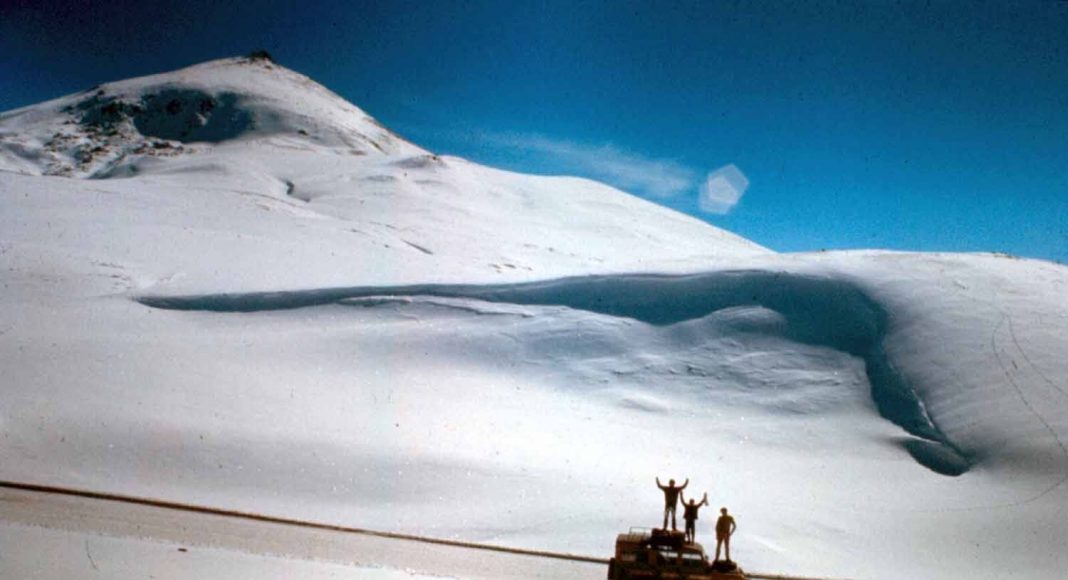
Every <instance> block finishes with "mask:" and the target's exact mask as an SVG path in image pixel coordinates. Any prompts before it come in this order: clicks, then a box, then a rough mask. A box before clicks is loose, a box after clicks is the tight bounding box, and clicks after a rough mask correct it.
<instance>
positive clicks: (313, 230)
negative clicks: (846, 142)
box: [0, 59, 1068, 578]
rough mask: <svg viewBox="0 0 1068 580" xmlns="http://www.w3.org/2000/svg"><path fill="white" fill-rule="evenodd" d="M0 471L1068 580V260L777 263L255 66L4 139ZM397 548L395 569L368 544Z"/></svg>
mask: <svg viewBox="0 0 1068 580" xmlns="http://www.w3.org/2000/svg"><path fill="white" fill-rule="evenodd" d="M0 169H2V171H0V208H2V210H0V271H2V272H4V275H3V277H2V279H0V288H2V290H0V365H2V368H3V369H4V375H3V378H2V379H0V433H2V438H0V445H2V448H3V452H4V458H5V460H4V461H3V463H2V465H0V478H2V479H8V480H21V481H32V482H47V483H50V484H54V485H74V486H78V487H85V488H92V489H100V490H111V491H116V492H125V493H133V494H138V495H147V496H153V497H160V498H165V499H173V500H177V501H185V502H192V503H203V504H208V505H215V506H221V507H228V508H234V509H241V510H246V511H260V512H265V513H272V514H277V515H282V516H293V517H301V518H305V519H309V518H310V519H317V520H321V521H328V522H337V523H342V524H347V525H358V526H362V527H367V528H378V529H384V530H393V531H401V532H406V533H419V534H429V535H435V536H441V537H449V538H461V539H465V540H471V541H486V542H493V543H499V544H504V545H514V546H520V547H529V548H541V549H558V550H563V551H569V552H579V553H588V554H591V555H600V556H607V555H608V554H610V552H611V550H612V542H613V541H614V535H615V534H616V533H617V532H620V531H625V529H626V528H627V527H629V526H632V525H644V526H653V525H658V524H659V523H660V522H659V516H660V513H659V512H660V498H659V497H658V494H659V492H658V491H657V490H656V489H655V487H653V485H654V484H653V478H654V476H659V477H661V479H665V478H667V477H674V478H676V479H680V480H681V479H684V478H687V477H688V478H690V480H691V484H690V487H689V488H687V491H691V492H692V493H693V495H694V496H698V495H700V494H699V492H702V491H704V490H708V492H709V497H710V499H711V501H712V502H713V506H712V508H706V510H705V511H704V512H702V520H701V521H700V522H699V526H700V527H699V535H702V536H703V537H705V539H706V540H707V538H708V536H707V531H706V530H707V529H708V527H709V524H710V522H709V520H710V519H712V518H713V517H714V509H715V508H717V507H718V506H719V505H726V506H728V507H729V508H731V511H732V512H734V513H735V514H736V515H737V518H738V522H739V526H740V531H739V533H738V536H737V539H736V545H735V547H734V552H735V557H736V559H737V560H739V561H740V562H741V563H742V564H743V565H744V566H746V567H747V568H749V569H758V570H762V571H768V572H780V573H788V574H811V575H815V574H823V575H829V576H839V577H840V576H850V577H858V578H896V577H918V578H957V577H976V578H1003V577H1006V576H1007V575H1015V576H1018V577H1033V578H1058V577H1060V576H1061V574H1062V573H1063V570H1064V569H1065V566H1066V565H1068V557H1065V556H1064V555H1063V554H1065V553H1068V550H1066V549H1068V545H1066V544H1068V540H1066V538H1068V533H1066V532H1068V524H1066V523H1065V522H1066V521H1068V517H1066V516H1068V501H1066V500H1068V485H1065V481H1066V479H1068V448H1066V447H1065V443H1064V441H1066V440H1068V439H1066V438H1068V412H1066V411H1068V381H1066V377H1068V360H1066V359H1065V357H1064V356H1063V353H1064V352H1068V308H1066V306H1065V301H1064V299H1063V295H1065V291H1066V289H1068V269H1066V268H1064V267H1062V266H1059V265H1055V264H1051V263H1045V262H1037V261H1031V260H1020V259H1015V258H1011V257H1006V256H996V255H952V254H903V253H888V252H877V251H863V252H827V253H817V254H795V255H779V254H775V253H772V252H770V251H767V250H765V249H763V248H761V247H759V246H758V245H756V244H753V243H751V242H749V241H747V240H744V239H742V238H739V237H737V236H735V235H733V234H730V233H728V232H724V231H722V230H718V229H716V228H713V227H711V226H708V225H707V224H704V223H701V222H699V221H697V220H694V219H692V218H689V217H686V216H682V215H680V214H677V213H674V212H672V211H670V210H667V209H664V208H661V207H658V206H655V205H652V204H649V203H647V202H644V201H641V200H639V199H637V198H634V197H631V196H629V195H627V194H624V193H622V192H619V191H617V190H614V189H612V188H609V187H607V186H604V185H602V184H598V183H594V182H591V181H588V180H582V179H576V178H565V177H538V176H527V175H520V174H514V173H508V172H504V171H499V170H494V169H490V168H486V167H481V166H478V165H475V164H472V163H470V162H467V161H464V160H462V159H457V158H451V157H440V156H435V155H433V154H432V153H429V152H426V151H424V150H422V149H420V148H418V147H416V146H414V145H412V144H410V143H407V142H406V141H404V140H403V139H401V138H399V137H397V136H396V135H393V134H392V133H390V132H389V131H388V130H386V129H384V128H382V127H381V126H379V125H378V124H377V123H375V122H374V121H373V120H372V119H370V118H369V117H368V116H367V115H366V114H364V113H363V112H361V111H359V110H358V109H356V108H355V107H353V106H352V105H350V104H348V103H345V102H344V101H343V100H341V99H340V98H339V97H337V96H336V95H333V94H332V93H330V92H329V91H327V90H326V89H324V88H322V87H321V86H319V85H316V84H314V83H313V82H311V81H310V80H308V79H307V78H306V77H303V76H300V75H298V74H296V73H294V72H292V71H288V70H286V69H284V68H282V67H279V66H277V65H274V64H272V63H270V62H268V61H264V60H257V59H251V60H250V59H229V60H224V61H215V62H210V63H206V64H203V65H198V66H194V67H190V68H188V69H183V70H181V71H177V72H174V73H167V74H163V75H156V76H152V77H145V78H141V79H133V80H129V81H122V82H119V83H111V84H107V85H102V86H101V87H99V88H96V89H93V90H91V91H87V92H86V93H82V94H78V95H72V96H69V97H64V98H61V99H57V100H55V101H51V102H48V103H43V104H41V105H37V106H34V107H28V108H25V109H21V110H17V111H11V112H8V113H4V114H2V115H0ZM368 558H369V559H365V560H361V561H365V562H373V554H371V555H368Z"/></svg>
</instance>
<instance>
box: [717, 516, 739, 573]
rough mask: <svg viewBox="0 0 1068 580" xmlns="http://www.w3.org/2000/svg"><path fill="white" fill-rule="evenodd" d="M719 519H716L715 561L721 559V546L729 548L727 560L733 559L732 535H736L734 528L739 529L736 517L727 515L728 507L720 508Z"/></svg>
mask: <svg viewBox="0 0 1068 580" xmlns="http://www.w3.org/2000/svg"><path fill="white" fill-rule="evenodd" d="M719 513H720V514H721V515H720V516H719V519H718V520H716V558H715V560H714V561H719V548H720V546H723V547H725V548H726V549H727V551H726V556H727V561H728V562H730V561H731V536H733V535H734V530H736V529H738V525H737V524H735V523H734V518H733V517H731V516H729V515H727V508H725V507H724V508H719Z"/></svg>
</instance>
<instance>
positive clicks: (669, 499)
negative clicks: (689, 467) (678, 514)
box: [656, 477, 690, 531]
mask: <svg viewBox="0 0 1068 580" xmlns="http://www.w3.org/2000/svg"><path fill="white" fill-rule="evenodd" d="M689 484H690V479H689V478H686V481H684V482H682V485H681V486H679V487H676V486H675V480H674V479H669V480H668V484H667V486H665V485H663V484H662V483H660V478H659V477H657V478H656V486H657V487H659V488H660V489H661V491H663V492H664V530H665V531H666V530H667V522H668V514H670V515H671V529H672V531H675V530H678V528H677V527H676V526H675V507H676V505H678V503H679V493H680V492H681V491H682V490H684V489H686V486H687V485H689Z"/></svg>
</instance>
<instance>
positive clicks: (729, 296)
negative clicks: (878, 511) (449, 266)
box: [137, 271, 970, 475]
mask: <svg viewBox="0 0 1068 580" xmlns="http://www.w3.org/2000/svg"><path fill="white" fill-rule="evenodd" d="M379 296H387V297H389V296H429V297H450V298H473V299H477V300H483V301H488V302H503V303H510V304H523V305H540V306H564V307H567V308H571V309H577V310H584V311H589V312H595V313H598V314H606V315H610V316H616V317H624V318H630V319H635V320H640V321H642V322H646V323H649V324H652V325H657V326H666V325H672V324H676V323H680V322H684V321H688V320H694V319H699V318H703V317H706V316H708V315H710V314H712V313H715V312H717V311H722V310H727V309H730V308H735V307H739V306H761V307H764V308H767V309H770V310H772V311H774V312H776V313H779V314H780V315H782V316H783V317H784V319H785V322H786V325H785V329H784V333H783V335H784V336H785V337H786V338H788V339H790V340H794V341H798V342H802V343H806V344H813V345H820V346H827V347H831V348H834V349H837V350H840V351H843V352H846V353H849V354H851V355H854V356H857V357H860V358H862V359H863V360H864V362H865V365H866V369H867V376H868V380H869V381H870V383H871V396H872V399H873V400H874V401H875V403H876V405H877V407H878V409H879V412H880V413H881V414H882V415H883V416H884V417H885V418H886V419H888V420H890V421H892V422H893V423H895V424H897V425H898V426H900V427H902V428H903V429H905V430H906V431H908V432H909V433H911V434H913V435H915V436H917V437H919V438H920V439H909V440H907V441H905V445H906V447H907V449H908V451H909V452H910V453H911V454H912V455H913V457H915V458H916V460H917V461H919V462H920V463H922V464H923V465H925V466H927V467H928V468H930V469H932V470H934V471H936V472H938V473H942V474H946V475H960V474H962V473H964V472H965V471H967V469H968V467H969V466H970V461H969V459H968V458H967V457H966V456H965V455H964V454H963V453H962V452H961V451H960V450H959V449H958V448H957V447H956V446H955V445H954V444H953V443H952V442H951V441H950V440H949V439H948V438H947V437H946V435H945V434H944V433H942V432H941V431H940V430H939V428H938V427H937V426H936V425H935V424H934V423H933V422H932V421H931V418H930V417H929V416H928V414H927V412H926V410H925V407H924V403H923V401H922V400H920V399H919V398H918V397H917V396H916V392H915V391H914V390H913V389H912V388H911V387H910V386H909V385H908V384H906V382H905V381H904V380H903V378H902V377H901V376H899V375H898V374H897V373H896V372H895V371H894V366H893V364H892V362H891V361H890V360H888V359H887V356H886V352H885V350H884V348H883V340H884V339H885V334H886V325H887V316H886V313H885V312H884V311H883V310H882V308H881V307H880V306H879V305H878V304H876V303H874V302H872V300H871V299H870V298H869V297H867V296H866V295H865V294H864V293H863V292H862V291H860V290H859V289H858V288H857V287H856V286H855V285H853V284H850V283H849V282H845V281H842V280H836V279H833V278H830V277H818V276H805V275H795V274H790V273H788V272H764V271H730V272H717V273H711V274H700V275H691V276H682V277H678V276H655V275H631V276H594V277H582V278H570V279H564V280H555V281H548V282H535V283H526V284H513V285H494V286H466V285H417V286H400V287H382V288H374V287H363V288H361V287H352V288H323V289H313V290H300V291H289V292H260V293H242V294H210V295H200V296H151V295H146V296H140V297H138V298H137V300H138V301H139V302H141V303H142V304H145V305H147V306H152V307H154V308H164V309H171V310H200V311H211V312H258V311H265V310H286V309H293V308H304V307H311V306H322V305H326V304H331V303H338V302H343V301H346V300H351V299H355V298H368V297H379Z"/></svg>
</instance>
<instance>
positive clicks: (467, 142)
mask: <svg viewBox="0 0 1068 580" xmlns="http://www.w3.org/2000/svg"><path fill="white" fill-rule="evenodd" d="M259 47H263V48H266V49H267V50H269V51H270V52H271V53H272V54H273V55H274V56H275V58H276V59H277V60H278V61H279V62H280V63H281V64H284V65H286V66H288V67H290V68H293V69H295V70H298V71H300V72H303V73H305V74H307V75H309V76H311V77H312V78H314V79H316V80H317V81H319V82H321V83H323V84H325V85H326V86H328V87H329V88H331V89H333V90H334V91H336V92H338V93H339V94H341V95H342V96H344V97H346V98H348V99H349V100H351V101H352V102H354V103H355V104H356V105H358V106H360V107H361V108H363V109H365V110H366V111H368V112H369V113H370V114H372V115H373V116H375V117H376V118H378V119H379V120H380V121H382V123H383V124H385V125H386V126H388V127H390V128H392V129H394V130H395V131H397V132H399V133H400V134H402V135H404V136H406V137H408V138H409V139H410V140H412V141H414V142H416V143H418V144H420V145H422V146H424V147H427V148H429V149H432V150H434V151H438V152H441V153H448V154H454V155H459V156H462V157H466V158H469V159H472V160H475V161H478V162H481V163H486V164H489V165H494V166H499V167H504V168H509V169H515V170H520V171H526V172H536V173H553V174H556V173H569V174H578V175H584V176H588V177H593V178H596V179H600V180H602V181H606V182H608V183H611V184H613V185H616V186H618V187H620V188H622V189H625V190H627V191H629V192H631V193H634V194H636V195H640V196H642V197H645V198H648V199H651V200H653V201H656V202H657V203H661V204H664V205H667V206H670V207H673V208H676V209H679V210H681V211H684V212H687V213H690V214H693V215H695V216H698V217H700V218H702V219H705V220H707V221H709V222H710V223H713V224H715V225H717V226H721V227H724V228H727V229H729V230H731V231H734V232H736V233H738V234H740V235H743V236H745V237H747V238H750V239H752V240H754V241H756V242H758V243H761V244H763V245H766V246H768V247H770V248H772V249H775V250H780V251H805V250H819V249H837V248H873V247H874V248H891V249H904V250H928V251H938V250H948V251H1001V252H1008V253H1012V254H1017V255H1023V256H1030V257H1037V258H1044V259H1051V260H1059V261H1061V262H1065V263H1068V2H1064V1H1059V0H1048V1H1043V0H1019V1H1015V2H968V1H964V0H957V1H952V2H942V1H931V2H911V1H907V2H890V1H870V2H862V1H858V2H829V1H828V2H804V1H793V2H775V1H759V2H749V1H742V0H738V1H730V2H711V1H707V2H666V1H664V2H581V1H572V2H501V1H491V2H459V1H443V2H401V1H391V2H318V3H317V2H310V1H303V2H288V1H287V2H282V1H266V2H259V3H256V5H255V7H254V8H240V7H235V6H231V5H230V4H228V3H225V2H217V1H216V2H203V1H200V0H186V1H183V2H155V3H153V2H143V1H142V2H125V1H116V2H85V1H78V0H73V1H65V2H50V1H38V2H25V1H21V0H0V110H7V109H11V108H15V107H19V106H23V105H27V104H32V103H34V102H38V101H42V100H45V99H48V98H53V97H56V96H60V95H63V94H67V93H71V92H74V91H78V90H82V89H84V88H87V87H89V86H91V85H93V84H96V83H99V82H104V81H109V80H117V79H121V78H126V77H131V76H137V75H143V74H149V73H153V72H160V71H164V70H170V69H174V68H179V67H182V66H186V65H189V64H193V63H196V62H200V61H203V60H208V59H212V58H218V57H223V56H231V55H239V54H244V53H247V52H249V51H251V50H253V49H255V48H259ZM731 165H733V166H734V167H735V168H736V169H737V171H735V170H733V169H727V170H726V172H727V179H726V180H723V179H721V180H713V181H714V183H712V186H711V187H708V186H707V185H706V182H707V179H708V176H709V174H710V173H712V172H713V171H715V170H718V169H721V168H724V167H728V166H731ZM739 176H741V181H739ZM745 181H747V182H748V188H747V189H746V190H745V191H744V195H743V196H742V197H741V198H740V199H739V200H738V202H737V204H736V205H733V206H732V205H731V204H730V202H729V200H727V201H724V200H722V199H721V200H719V201H716V200H711V201H710V200H706V202H705V203H701V201H700V196H701V194H702V191H705V192H706V193H707V192H708V191H709V190H711V191H718V192H720V193H723V192H727V193H730V187H729V186H730V184H732V183H733V184H738V183H744V182H745Z"/></svg>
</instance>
